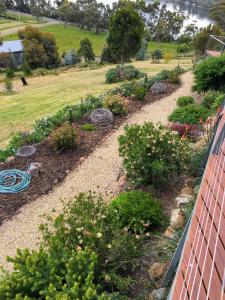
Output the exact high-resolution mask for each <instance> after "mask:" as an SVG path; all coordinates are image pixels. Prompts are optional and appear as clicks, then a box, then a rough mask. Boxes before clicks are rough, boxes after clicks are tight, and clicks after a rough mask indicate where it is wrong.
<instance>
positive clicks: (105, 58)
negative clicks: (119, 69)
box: [100, 47, 117, 64]
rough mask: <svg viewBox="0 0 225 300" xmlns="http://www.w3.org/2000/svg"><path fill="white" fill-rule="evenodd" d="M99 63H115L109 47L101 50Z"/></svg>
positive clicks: (114, 57)
mask: <svg viewBox="0 0 225 300" xmlns="http://www.w3.org/2000/svg"><path fill="white" fill-rule="evenodd" d="M100 62H101V64H105V63H114V64H115V63H116V62H117V58H116V56H115V55H114V54H113V53H112V50H111V48H110V47H105V48H103V50H102V54H101V60H100Z"/></svg>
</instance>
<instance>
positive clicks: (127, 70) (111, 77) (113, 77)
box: [106, 65, 144, 83]
mask: <svg viewBox="0 0 225 300" xmlns="http://www.w3.org/2000/svg"><path fill="white" fill-rule="evenodd" d="M143 75H144V74H143V73H141V72H140V71H139V70H138V69H136V68H135V67H134V66H132V65H117V66H116V68H114V69H109V70H108V72H107V73H106V82H107V83H114V82H119V81H124V80H132V79H138V78H141V77H142V76H143Z"/></svg>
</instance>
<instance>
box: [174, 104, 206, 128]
mask: <svg viewBox="0 0 225 300" xmlns="http://www.w3.org/2000/svg"><path fill="white" fill-rule="evenodd" d="M209 116H210V112H209V111H208V110H207V109H206V108H204V107H203V106H202V105H196V104H191V105H188V106H186V107H179V108H177V109H175V110H174V111H173V112H172V114H170V116H169V121H171V122H174V123H181V124H190V125H194V124H200V121H201V120H203V121H204V122H205V121H206V120H207V118H208V117H209Z"/></svg>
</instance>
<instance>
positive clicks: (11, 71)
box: [6, 68, 15, 79]
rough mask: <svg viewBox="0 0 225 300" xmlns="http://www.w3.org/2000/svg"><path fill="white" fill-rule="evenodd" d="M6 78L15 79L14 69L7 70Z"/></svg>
mask: <svg viewBox="0 0 225 300" xmlns="http://www.w3.org/2000/svg"><path fill="white" fill-rule="evenodd" d="M6 77H7V78H11V79H12V78H13V77H15V71H14V69H13V68H6Z"/></svg>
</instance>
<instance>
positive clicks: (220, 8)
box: [210, 0, 225, 30]
mask: <svg viewBox="0 0 225 300" xmlns="http://www.w3.org/2000/svg"><path fill="white" fill-rule="evenodd" d="M210 17H211V18H212V19H213V20H215V21H216V23H217V24H218V25H220V26H221V27H222V28H223V29H224V30H225V0H223V1H220V2H219V3H216V4H214V5H213V6H212V7H211V10H210Z"/></svg>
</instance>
